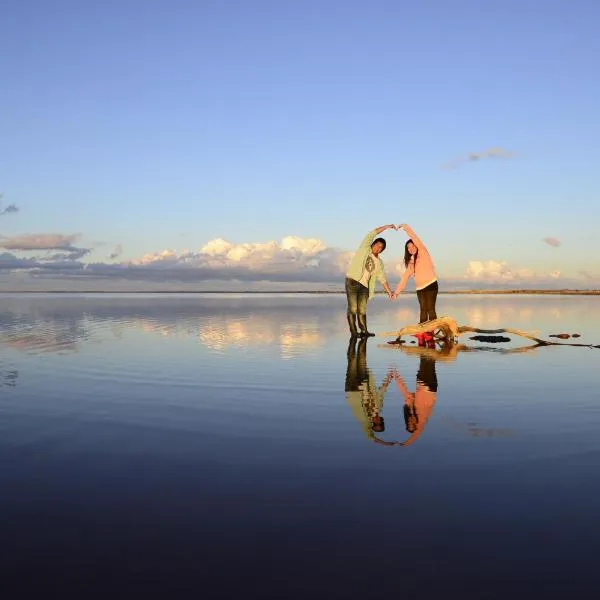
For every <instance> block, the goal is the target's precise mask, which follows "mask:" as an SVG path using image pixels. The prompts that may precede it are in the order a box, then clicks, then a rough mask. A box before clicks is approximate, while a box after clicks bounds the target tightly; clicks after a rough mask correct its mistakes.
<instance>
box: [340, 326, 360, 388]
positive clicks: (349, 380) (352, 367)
mask: <svg viewBox="0 0 600 600" xmlns="http://www.w3.org/2000/svg"><path fill="white" fill-rule="evenodd" d="M347 358H348V365H347V367H346V384H345V386H344V389H345V391H346V392H356V391H357V390H358V389H359V388H358V386H359V385H360V384H361V383H362V379H360V376H359V373H358V358H357V356H356V337H351V338H350V342H349V343H348V352H347Z"/></svg>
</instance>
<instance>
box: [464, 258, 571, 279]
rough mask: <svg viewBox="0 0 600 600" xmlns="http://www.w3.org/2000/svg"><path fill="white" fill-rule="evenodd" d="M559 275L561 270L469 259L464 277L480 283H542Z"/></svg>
mask: <svg viewBox="0 0 600 600" xmlns="http://www.w3.org/2000/svg"><path fill="white" fill-rule="evenodd" d="M560 276H561V272H560V271H558V270H554V271H550V272H541V273H540V272H536V271H533V270H532V269H528V268H525V267H514V266H511V265H509V264H508V263H507V262H506V261H504V260H503V261H497V260H487V261H481V260H471V261H469V264H468V265H467V269H466V272H465V277H464V278H465V279H467V280H470V281H474V282H478V283H480V284H520V283H530V284H531V283H534V284H543V283H549V282H552V281H553V280H556V279H558V278H559V277H560Z"/></svg>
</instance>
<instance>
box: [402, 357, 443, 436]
mask: <svg viewBox="0 0 600 600" xmlns="http://www.w3.org/2000/svg"><path fill="white" fill-rule="evenodd" d="M390 373H391V374H392V377H393V379H394V381H395V382H396V385H397V386H398V389H399V390H400V392H401V393H402V395H403V396H404V407H403V413H404V423H405V425H406V431H407V432H408V433H409V434H410V437H409V438H408V439H407V440H405V441H404V442H402V443H401V444H400V445H402V446H409V445H410V444H413V443H414V442H415V441H416V440H417V438H418V437H419V436H420V435H421V434H422V433H423V430H424V429H425V425H427V422H428V421H429V419H430V418H431V415H432V413H433V408H434V406H435V402H436V399H437V391H438V380H437V374H436V371H435V360H433V359H432V358H430V357H428V356H426V355H424V354H422V355H421V357H420V359H419V369H418V371H417V378H416V384H415V391H414V392H411V391H410V390H409V389H408V387H407V385H406V383H405V381H404V379H403V378H402V376H401V375H400V373H399V372H398V370H397V369H392V370H390Z"/></svg>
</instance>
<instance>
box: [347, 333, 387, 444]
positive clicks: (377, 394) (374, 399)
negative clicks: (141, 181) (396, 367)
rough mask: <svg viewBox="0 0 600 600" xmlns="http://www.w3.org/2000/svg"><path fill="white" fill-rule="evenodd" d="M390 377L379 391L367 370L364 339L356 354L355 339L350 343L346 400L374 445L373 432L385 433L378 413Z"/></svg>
mask: <svg viewBox="0 0 600 600" xmlns="http://www.w3.org/2000/svg"><path fill="white" fill-rule="evenodd" d="M392 377H393V375H392V373H388V375H387V377H386V378H385V380H384V381H383V383H382V384H381V387H377V382H376V380H375V376H374V375H373V373H372V372H371V371H370V369H369V368H368V367H367V338H363V339H361V340H360V341H359V342H358V352H357V348H356V338H354V339H351V340H350V344H349V345H348V366H347V369H346V384H345V391H346V400H347V402H348V404H349V405H350V408H351V409H352V413H353V414H354V416H355V417H356V419H357V420H358V421H359V422H360V424H361V426H362V428H363V430H364V432H365V434H366V436H367V437H368V438H369V439H371V440H373V441H377V439H376V438H375V435H374V433H373V432H377V433H379V432H381V431H384V430H385V424H384V421H383V417H382V416H381V411H382V410H383V397H384V395H385V393H386V391H387V389H388V386H389V384H390V382H391V381H392Z"/></svg>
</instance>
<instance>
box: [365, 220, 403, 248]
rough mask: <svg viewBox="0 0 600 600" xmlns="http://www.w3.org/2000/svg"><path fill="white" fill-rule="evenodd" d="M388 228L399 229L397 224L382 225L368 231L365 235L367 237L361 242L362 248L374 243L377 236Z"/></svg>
mask: <svg viewBox="0 0 600 600" xmlns="http://www.w3.org/2000/svg"><path fill="white" fill-rule="evenodd" d="M386 229H397V227H396V225H382V226H381V227H377V229H373V230H371V231H369V233H367V235H365V238H364V239H363V241H362V242H361V243H360V247H361V248H362V247H367V246H370V245H371V244H372V242H373V239H374V238H375V236H376V235H379V234H380V233H383V232H384V231H385V230H386Z"/></svg>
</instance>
